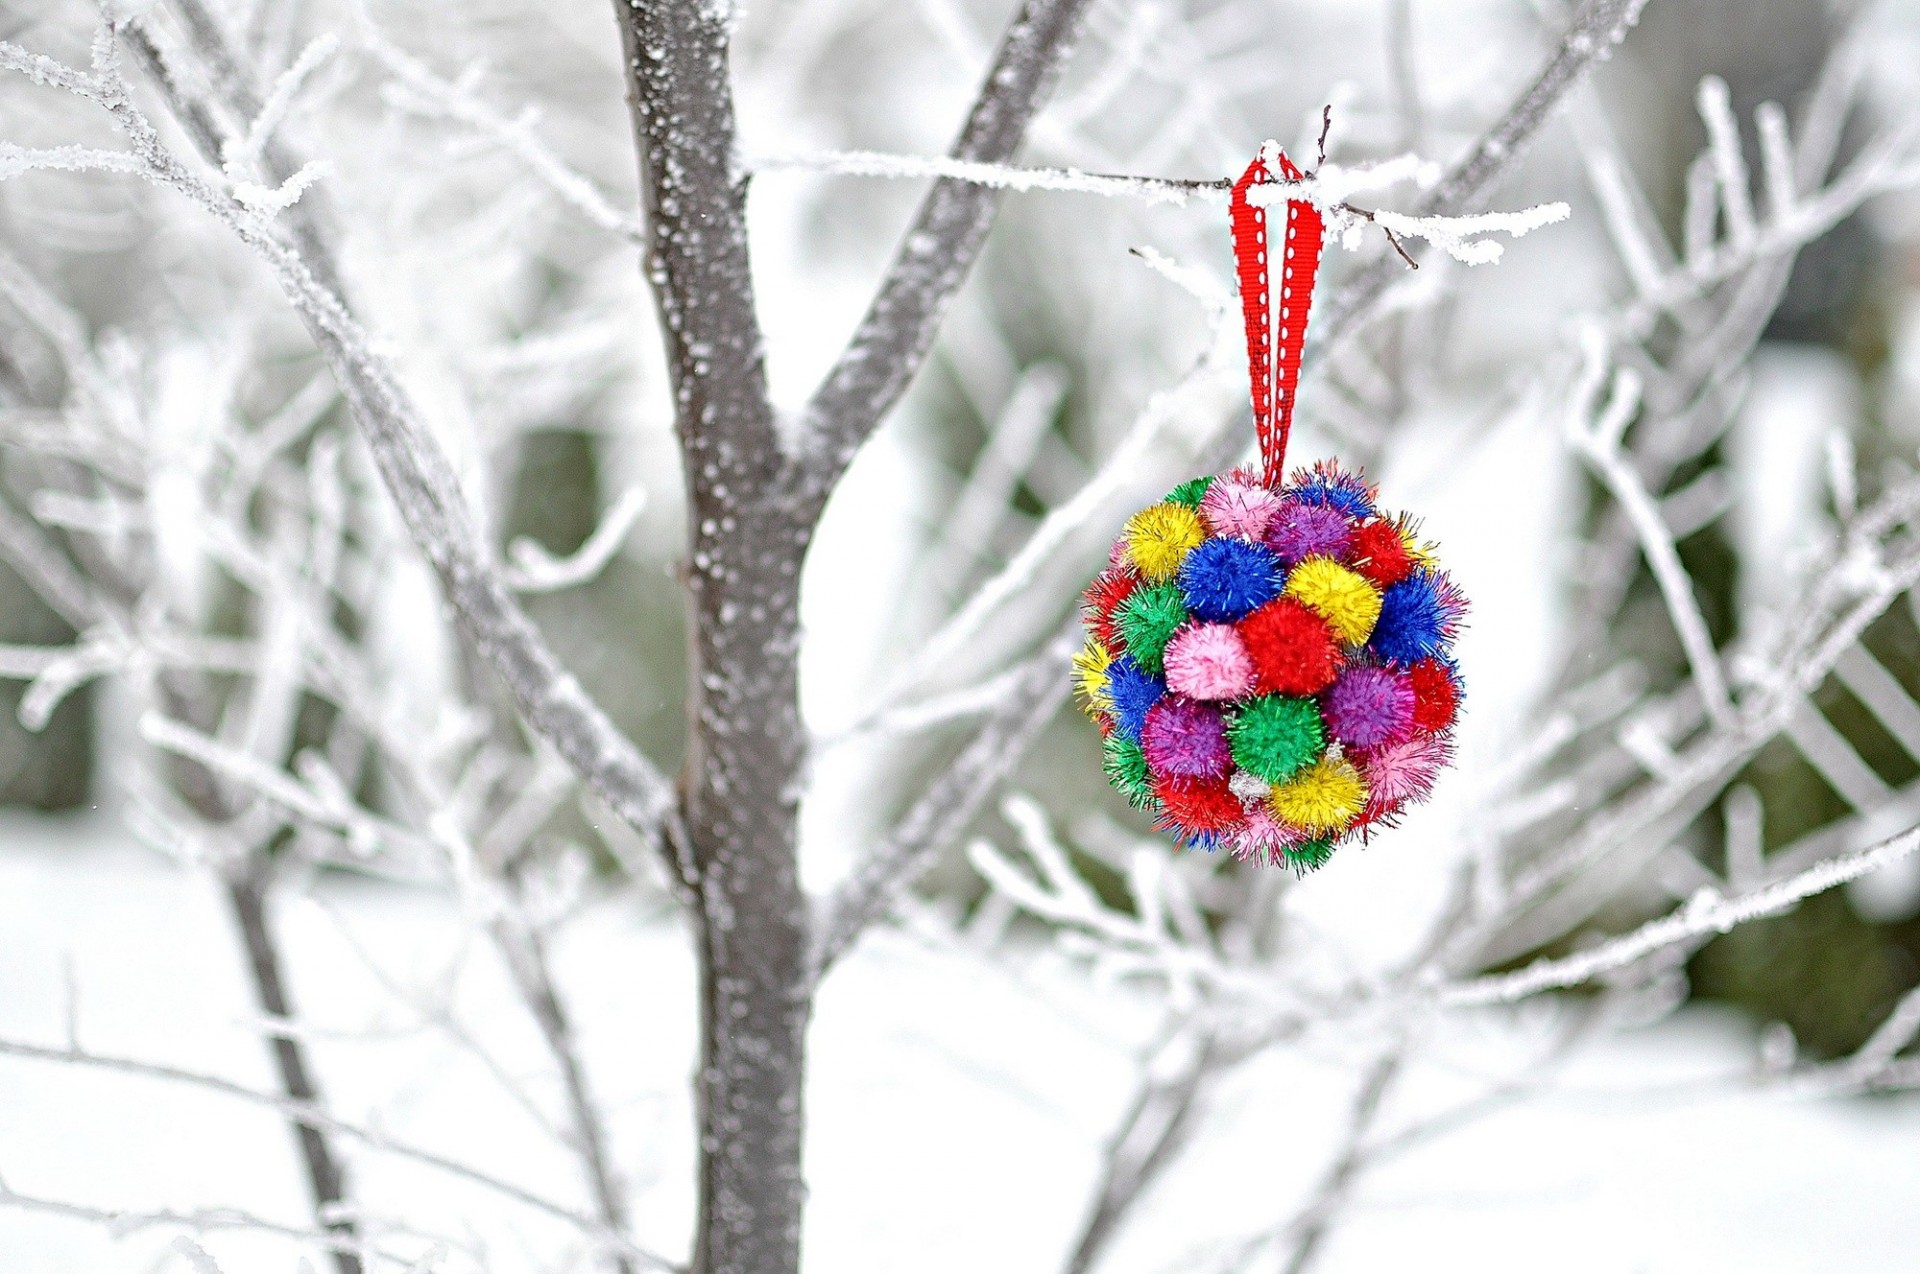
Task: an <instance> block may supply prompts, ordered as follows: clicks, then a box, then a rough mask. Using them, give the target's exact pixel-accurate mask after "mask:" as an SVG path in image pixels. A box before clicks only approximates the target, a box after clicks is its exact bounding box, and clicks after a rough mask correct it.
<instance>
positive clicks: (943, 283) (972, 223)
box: [788, 0, 1092, 522]
mask: <svg viewBox="0 0 1920 1274" xmlns="http://www.w3.org/2000/svg"><path fill="white" fill-rule="evenodd" d="M1091 5H1092V0H1023V3H1022V4H1021V7H1020V11H1019V13H1017V14H1016V15H1015V16H1014V19H1013V24H1012V25H1011V26H1009V27H1008V28H1007V32H1006V34H1005V35H1004V36H1003V37H1002V38H1001V40H1000V49H999V52H998V53H997V54H996V55H995V56H994V60H993V65H992V67H990V68H989V69H988V71H987V77H986V84H985V86H984V87H983V88H982V89H981V90H980V96H979V97H978V98H977V99H976V100H975V101H974V104H973V109H972V111H971V112H970V113H969V114H968V116H967V123H966V126H965V127H964V128H963V129H962V130H961V132H960V137H959V140H958V141H956V142H955V143H954V145H953V150H952V152H951V158H953V159H955V160H959V161H963V162H966V163H971V164H997V163H1003V162H1005V161H1006V160H1008V159H1010V158H1012V157H1013V154H1014V152H1015V151H1017V150H1018V149H1019V148H1020V143H1021V141H1022V140H1023V139H1024V138H1025V136H1026V132H1027V127H1028V125H1029V124H1031V123H1032V121H1033V118H1034V116H1035V115H1036V114H1038V113H1039V110H1040V107H1041V105H1042V104H1043V103H1044V102H1045V101H1046V99H1047V97H1048V95H1049V94H1050V93H1051V92H1052V91H1053V86H1054V84H1055V83H1056V82H1057V81H1058V79H1059V77H1060V71H1061V68H1062V66H1063V65H1064V64H1065V62H1066V59H1067V55H1068V53H1069V52H1071V51H1072V49H1073V46H1074V43H1075V41H1076V39H1077V37H1078V35H1079V32H1080V27H1081V23H1082V20H1083V19H1084V18H1085V16H1086V12H1087V10H1088V9H1089V8H1090V7H1091ZM999 207H1000V192H999V190H997V189H995V188H993V187H991V186H985V185H978V184H974V183H972V182H968V181H964V180H960V179H957V178H942V179H941V180H939V181H937V182H935V183H934V186H933V189H932V190H930V191H928V192H927V197H926V199H925V200H924V201H922V203H921V205H920V211H919V213H918V215H916V216H915V217H914V220H913V224H912V225H911V226H910V227H908V229H907V233H906V237H905V238H904V239H903V240H902V242H901V246H900V250H899V252H898V253H897V254H896V255H895V257H894V259H893V264H892V266H890V267H889V268H888V270H887V276H886V279H885V280H884V281H883V282H882V283H881V285H880V290H879V292H878V293H877V294H876V295H875V296H874V299H873V304H872V305H871V306H869V307H868V309H867V313H866V317H865V318H863V319H861V320H860V326H859V328H858V329H857V330H856V331H855V332H854V335H853V339H852V341H851V342H849V343H848V345H847V348H846V350H845V352H843V353H842V354H841V355H840V358H839V360H838V361H837V362H835V363H834V365H833V370H832V371H830V372H828V373H827V377H826V379H825V380H824V381H823V382H822V383H821V385H820V387H819V388H818V389H817V390H815V391H814V395H813V398H812V400H811V401H809V402H808V403H807V406H806V410H805V412H804V414H803V415H802V418H801V435H800V441H799V448H798V452H797V454H796V456H795V459H794V462H793V464H792V466H791V468H790V472H789V474H788V484H789V485H790V486H791V487H792V488H793V489H794V492H795V495H796V497H797V499H798V501H799V504H800V506H801V508H803V509H805V510H807V514H804V515H802V516H804V517H805V520H806V521H808V522H811V521H812V520H813V519H812V516H811V515H817V513H818V510H819V509H820V507H821V506H823V505H824V504H825V503H826V499H827V495H828V493H829V492H831V491H832V489H833V486H834V483H836V482H838V481H839V479H840V475H841V474H842V473H844V472H846V468H847V465H848V464H850V463H852V461H853V456H854V453H855V452H856V451H858V450H859V448H860V444H861V443H863V442H865V441H866V440H867V438H868V436H869V435H871V434H872V433H873V431H874V430H875V429H876V428H878V427H879V424H880V421H881V419H882V418H883V417H885V416H886V414H887V412H888V411H890V410H892V408H893V405H894V404H895V403H896V402H898V401H899V400H900V395H901V394H903V393H905V392H906V388H907V385H908V384H909V383H910V382H911V381H912V380H913V377H914V375H915V374H916V373H917V372H918V371H919V370H920V364H921V363H922V362H923V361H924V360H925V358H926V356H927V351H928V350H929V349H931V348H932V347H933V338H934V335H935V333H937V332H938V331H939V328H940V320H941V318H942V317H943V316H944V315H945V314H946V310H947V305H948V303H949V302H951V301H952V300H953V297H954V294H955V293H956V292H958V291H959V290H960V285H961V284H962V283H964V282H965V281H966V278H967V274H968V272H969V271H971V270H972V268H973V263H974V261H975V260H976V259H977V258H978V257H979V255H980V249H981V246H982V245H983V244H984V243H985V242H986V238H987V231H988V230H989V229H990V228H991V227H992V225H993V219H994V216H995V214H996V213H997V212H998V211H999Z"/></svg>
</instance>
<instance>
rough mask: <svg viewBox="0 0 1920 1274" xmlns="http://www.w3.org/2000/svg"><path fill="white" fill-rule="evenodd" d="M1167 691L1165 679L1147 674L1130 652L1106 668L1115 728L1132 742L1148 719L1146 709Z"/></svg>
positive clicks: (1108, 692)
mask: <svg viewBox="0 0 1920 1274" xmlns="http://www.w3.org/2000/svg"><path fill="white" fill-rule="evenodd" d="M1165 693H1167V683H1166V682H1164V681H1162V680H1160V678H1158V677H1154V676H1149V675H1148V674H1147V673H1146V672H1145V671H1143V670H1142V669H1141V667H1140V665H1139V664H1137V663H1135V662H1133V659H1132V657H1131V656H1129V655H1122V656H1120V657H1119V658H1118V659H1116V660H1114V661H1113V664H1112V666H1111V667H1109V668H1108V669H1107V698H1109V699H1110V700H1112V701H1113V720H1114V728H1115V729H1117V730H1118V731H1119V732H1120V733H1121V734H1122V735H1123V736H1125V737H1126V738H1128V739H1131V740H1132V741H1133V742H1135V743H1138V742H1139V741H1140V731H1141V728H1142V727H1144V726H1145V725H1146V723H1147V712H1148V711H1149V710H1150V709H1151V708H1152V707H1153V705H1154V704H1156V703H1159V702H1160V696H1161V695H1163V694H1165Z"/></svg>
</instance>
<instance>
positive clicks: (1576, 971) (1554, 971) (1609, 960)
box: [1439, 828, 1920, 1008]
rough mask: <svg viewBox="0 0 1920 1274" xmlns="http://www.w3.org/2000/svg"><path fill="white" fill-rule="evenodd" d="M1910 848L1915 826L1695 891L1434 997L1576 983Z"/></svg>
mask: <svg viewBox="0 0 1920 1274" xmlns="http://www.w3.org/2000/svg"><path fill="white" fill-rule="evenodd" d="M1915 850H1920V828H1915V829H1914V830H1912V831H1908V832H1903V833H1901V834H1900V835H1898V836H1895V837H1893V838H1891V839H1890V840H1886V841H1882V842H1881V843H1880V844H1878V845H1875V846H1873V847H1872V848H1871V849H1864V850H1861V851H1859V852H1858V853H1853V854H1843V855H1840V856H1839V857H1836V858H1831V859H1828V860H1827V861H1825V862H1822V863H1818V864H1816V865H1814V866H1812V867H1809V868H1807V869H1806V870H1805V871H1803V872H1800V873H1798V874H1796V875H1794V876H1790V877H1788V878H1787V879H1785V880H1779V881H1775V882H1773V883H1772V884H1770V885H1766V886H1763V887H1761V888H1758V889H1754V890H1750V891H1749V892H1747V893H1744V894H1740V895H1738V896H1736V897H1733V898H1719V897H1715V896H1714V895H1712V894H1710V893H1703V894H1699V895H1696V896H1695V897H1694V898H1692V899H1690V900H1689V901H1688V902H1687V905H1686V906H1684V907H1682V908H1681V909H1680V910H1678V911H1676V912H1674V913H1672V914H1671V915H1667V916H1663V917H1661V918H1660V919H1658V920H1654V921H1650V922H1649V923H1647V924H1645V925H1642V926H1641V927H1640V928H1638V929H1635V930H1634V931H1633V932H1631V933H1628V934H1624V935H1622V936H1621V937H1618V938H1614V939H1611V940H1609V941H1607V942H1603V943H1601V944H1600V945H1599V946H1597V947H1594V948H1592V949H1591V950H1588V951H1582V952H1580V953H1578V954H1577V955H1571V956H1567V957H1565V958H1564V959H1559V960H1541V961H1536V962H1535V963H1533V964H1531V965H1528V966H1527V967H1526V968H1524V969H1521V970H1518V971H1517V972H1514V973H1506V974H1500V975H1498V976H1494V977H1486V978H1477V979H1474V980H1472V981H1469V982H1461V983H1456V984H1454V985H1452V986H1447V987H1444V988H1442V989H1441V990H1440V992H1439V997H1440V1002H1441V1003H1442V1004H1444V1005H1446V1006H1447V1007H1449V1008H1469V1007H1473V1006H1476V1005H1486V1004H1510V1003H1512V1002H1513V1001H1515V1000H1519V999H1523V998H1525V997H1526V996H1529V995H1537V994H1539V993H1540V992H1542V991H1550V990H1556V989H1558V988H1562V987H1571V986H1578V985H1580V984H1581V983H1583V982H1587V981H1590V980H1592V979H1594V978H1597V977H1600V976H1602V975H1604V974H1607V973H1611V972H1612V971H1614V970H1615V969H1621V968H1624V967H1626V966H1627V965H1629V964H1632V963H1633V962H1634V961H1636V960H1640V959H1643V958H1645V957H1646V956H1648V955H1651V954H1653V953H1654V952H1657V951H1660V950H1663V949H1665V948H1667V947H1671V946H1674V945H1676V944H1678V943H1682V942H1686V941H1688V940H1689V939H1692V938H1698V937H1702V936H1705V935H1707V934H1714V933H1727V932H1729V931H1731V930H1732V929H1733V928H1734V927H1735V926H1736V925H1741V924H1745V923H1746V922H1747V921H1749V920H1757V919H1759V918H1761V917H1763V916H1772V915H1778V914H1779V913H1780V912H1783V911H1786V910H1787V909H1789V908H1790V907H1792V906H1793V905H1794V904H1795V903H1798V902H1800V901H1801V900H1802V899H1805V898H1811V897H1812V896H1813V895H1815V894H1817V893H1823V892H1825V891H1826V890H1829V889H1832V888H1834V887H1835V886H1836V885H1844V884H1846V883H1847V882H1848V881H1849V880H1858V879H1859V878H1860V877H1862V876H1864V875H1866V874H1867V873H1869V872H1871V871H1875V870H1878V869H1879V868H1881V867H1884V866H1886V865H1887V864H1888V863H1891V862H1897V861H1899V860H1900V859H1902V858H1905V857H1906V856H1907V855H1909V854H1911V853H1913V852H1914V851H1915Z"/></svg>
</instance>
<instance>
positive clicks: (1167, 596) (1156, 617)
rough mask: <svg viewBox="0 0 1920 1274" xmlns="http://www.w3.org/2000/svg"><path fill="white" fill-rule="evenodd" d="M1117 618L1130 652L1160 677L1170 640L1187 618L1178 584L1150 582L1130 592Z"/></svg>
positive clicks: (1123, 642) (1124, 642)
mask: <svg viewBox="0 0 1920 1274" xmlns="http://www.w3.org/2000/svg"><path fill="white" fill-rule="evenodd" d="M1114 619H1115V625H1114V626H1115V627H1116V628H1118V629H1119V631H1120V641H1121V644H1122V645H1123V646H1125V647H1126V651H1127V653H1128V654H1129V655H1131V656H1133V661H1134V662H1135V663H1137V664H1139V665H1140V666H1141V667H1142V668H1144V669H1146V670H1147V671H1148V672H1150V673H1152V674H1153V675H1154V676H1156V677H1157V676H1159V675H1160V674H1161V671H1162V668H1163V664H1162V656H1163V655H1164V653H1165V652H1166V649H1167V641H1168V639H1170V638H1171V637H1172V636H1173V634H1174V630H1176V629H1177V628H1179V627H1180V625H1181V624H1184V623H1185V622H1186V621H1187V603H1186V601H1185V599H1184V598H1183V597H1182V596H1181V593H1180V589H1179V587H1178V586H1177V585H1174V584H1149V585H1147V586H1146V587H1145V588H1136V589H1135V590H1134V591H1133V592H1132V593H1131V594H1129V595H1128V597H1127V600H1126V601H1124V602H1122V603H1121V604H1120V609H1119V610H1118V611H1117V612H1116V613H1115V615H1114Z"/></svg>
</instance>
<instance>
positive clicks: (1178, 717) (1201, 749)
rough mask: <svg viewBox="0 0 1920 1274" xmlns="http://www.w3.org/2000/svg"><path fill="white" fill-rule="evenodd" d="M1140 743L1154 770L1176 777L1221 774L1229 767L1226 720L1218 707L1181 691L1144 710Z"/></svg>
mask: <svg viewBox="0 0 1920 1274" xmlns="http://www.w3.org/2000/svg"><path fill="white" fill-rule="evenodd" d="M1140 747H1141V749H1142V750H1143V751H1144V752H1145V753H1146V754H1147V765H1148V767H1149V768H1150V769H1151V770H1152V771H1153V772H1154V773H1155V774H1170V775H1175V776H1177V777H1180V778H1189V779H1203V778H1204V779H1212V778H1222V777H1224V776H1225V775H1226V773H1227V771H1228V770H1230V769H1231V768H1233V751H1232V749H1231V748H1229V747H1228V745H1227V723H1226V720H1225V718H1223V717H1222V716H1221V715H1220V710H1219V709H1218V708H1210V707H1208V706H1207V705H1206V704H1204V703H1196V702H1194V701H1193V700H1192V699H1189V698H1187V697H1186V696H1184V695H1168V696H1167V697H1166V698H1164V699H1162V700H1161V701H1160V702H1159V703H1157V704H1155V705H1154V706H1153V711H1151V712H1149V713H1147V724H1146V728H1145V729H1143V730H1142V731H1141V732H1140Z"/></svg>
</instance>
